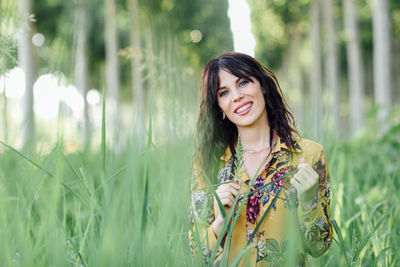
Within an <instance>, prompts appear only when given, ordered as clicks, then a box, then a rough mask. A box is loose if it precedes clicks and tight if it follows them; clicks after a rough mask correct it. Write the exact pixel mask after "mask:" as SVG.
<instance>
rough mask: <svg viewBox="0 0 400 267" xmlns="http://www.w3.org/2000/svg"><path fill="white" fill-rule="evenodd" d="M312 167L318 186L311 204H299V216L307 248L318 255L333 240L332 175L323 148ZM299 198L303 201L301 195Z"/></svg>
mask: <svg viewBox="0 0 400 267" xmlns="http://www.w3.org/2000/svg"><path fill="white" fill-rule="evenodd" d="M312 168H313V170H314V171H315V173H316V174H318V179H317V184H318V187H317V189H316V193H315V195H314V199H313V200H312V203H311V205H308V204H306V205H301V204H300V205H299V207H298V217H299V223H300V229H301V231H302V233H303V237H304V245H305V249H306V251H307V252H308V253H309V254H310V255H311V256H313V257H318V256H321V255H322V254H323V253H324V252H325V251H326V250H327V249H328V248H329V246H330V244H331V242H332V225H331V220H330V176H329V170H328V164H327V160H326V156H325V153H324V151H323V150H321V152H320V155H319V156H318V157H317V161H315V162H314V164H313V166H312ZM299 199H300V203H301V197H299ZM306 199H307V197H306Z"/></svg>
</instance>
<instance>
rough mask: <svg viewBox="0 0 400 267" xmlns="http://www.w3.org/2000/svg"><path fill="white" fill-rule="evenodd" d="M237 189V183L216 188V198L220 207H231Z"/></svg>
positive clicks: (238, 187) (238, 186)
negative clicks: (219, 202) (220, 204)
mask: <svg viewBox="0 0 400 267" xmlns="http://www.w3.org/2000/svg"><path fill="white" fill-rule="evenodd" d="M239 183H240V180H239ZM239 189H240V185H239V184H237V183H228V184H222V185H220V186H219V187H218V188H217V190H216V193H217V195H218V198H219V199H220V200H221V203H222V205H224V206H228V207H232V205H233V203H234V202H235V197H236V195H237V194H238V192H239Z"/></svg>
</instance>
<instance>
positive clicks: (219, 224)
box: [212, 180, 241, 237]
mask: <svg viewBox="0 0 400 267" xmlns="http://www.w3.org/2000/svg"><path fill="white" fill-rule="evenodd" d="M240 183H241V180H239V182H238V183H227V184H222V185H220V186H218V188H217V190H216V193H217V195H218V197H219V199H220V200H221V203H222V205H224V209H225V213H226V214H227V215H228V214H229V211H230V209H231V208H232V206H233V203H234V202H235V197H236V196H237V194H238V193H239V189H240ZM214 205H215V206H217V207H218V204H217V200H216V199H215V198H214ZM223 226H224V217H223V216H222V212H221V211H220V212H219V213H218V216H217V218H216V219H215V221H214V223H213V225H212V227H213V231H214V234H215V236H216V237H218V236H219V235H220V233H221V231H222V228H223Z"/></svg>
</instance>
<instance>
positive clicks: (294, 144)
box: [221, 136, 301, 162]
mask: <svg viewBox="0 0 400 267" xmlns="http://www.w3.org/2000/svg"><path fill="white" fill-rule="evenodd" d="M282 149H284V150H288V151H292V152H294V153H299V152H301V148H300V146H299V144H298V142H297V141H296V139H293V140H292V148H290V147H289V146H288V145H287V144H286V143H285V141H284V140H283V139H282V138H281V137H279V136H278V140H277V142H276V145H275V148H274V150H273V151H272V154H274V153H277V152H279V151H281V150H282ZM231 156H232V152H231V149H230V148H229V146H228V147H227V148H226V150H225V153H224V155H223V156H222V157H221V160H223V161H225V162H228V160H229V159H230V158H231Z"/></svg>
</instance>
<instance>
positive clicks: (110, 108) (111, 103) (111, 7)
mask: <svg viewBox="0 0 400 267" xmlns="http://www.w3.org/2000/svg"><path fill="white" fill-rule="evenodd" d="M116 17H117V11H116V2H115V0H105V18H104V22H105V43H106V88H107V95H108V97H107V98H108V101H107V106H106V108H107V117H108V118H107V123H108V127H107V129H109V130H110V134H111V135H112V137H113V139H114V140H115V141H116V142H120V141H121V139H120V138H119V137H120V134H121V129H120V128H119V127H120V118H119V106H120V95H119V94H120V84H119V69H118V35H117V25H116Z"/></svg>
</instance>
